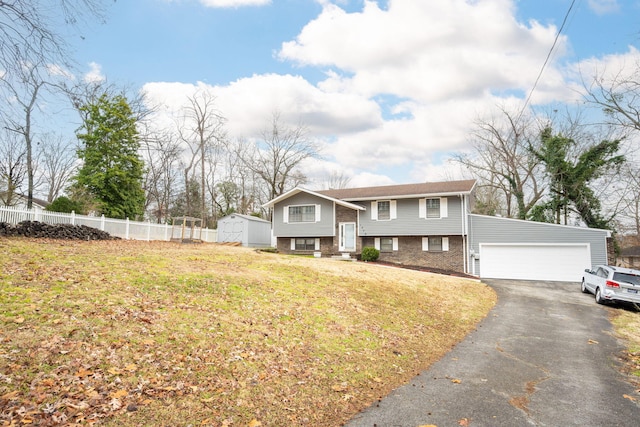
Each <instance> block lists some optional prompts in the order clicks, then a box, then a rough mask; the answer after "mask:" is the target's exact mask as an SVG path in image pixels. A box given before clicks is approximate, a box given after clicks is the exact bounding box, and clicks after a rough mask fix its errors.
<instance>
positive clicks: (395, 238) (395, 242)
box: [392, 237, 398, 251]
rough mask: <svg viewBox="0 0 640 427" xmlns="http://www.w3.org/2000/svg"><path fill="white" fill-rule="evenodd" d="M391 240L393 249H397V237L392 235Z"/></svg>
mask: <svg viewBox="0 0 640 427" xmlns="http://www.w3.org/2000/svg"><path fill="white" fill-rule="evenodd" d="M392 242H393V250H394V251H397V250H398V238H397V237H394V238H393V240H392Z"/></svg>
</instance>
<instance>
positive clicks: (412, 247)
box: [362, 236, 464, 272]
mask: <svg viewBox="0 0 640 427" xmlns="http://www.w3.org/2000/svg"><path fill="white" fill-rule="evenodd" d="M445 237H449V250H448V251H437V252H435V251H423V250H422V237H421V236H401V237H398V250H397V251H393V252H380V258H378V259H379V260H380V261H386V262H393V263H397V264H404V265H414V266H421V267H431V268H437V269H442V270H448V271H457V272H464V245H463V241H462V236H445ZM362 240H363V242H362V243H363V246H371V247H373V246H374V238H373V237H365V238H363V239H362Z"/></svg>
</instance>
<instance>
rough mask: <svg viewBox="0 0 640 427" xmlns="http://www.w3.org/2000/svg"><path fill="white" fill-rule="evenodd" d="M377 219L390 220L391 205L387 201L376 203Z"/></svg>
mask: <svg viewBox="0 0 640 427" xmlns="http://www.w3.org/2000/svg"><path fill="white" fill-rule="evenodd" d="M378 219H379V220H385V219H391V203H390V202H389V201H388V200H386V201H383V202H378Z"/></svg>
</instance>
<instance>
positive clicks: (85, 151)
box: [75, 93, 145, 219]
mask: <svg viewBox="0 0 640 427" xmlns="http://www.w3.org/2000/svg"><path fill="white" fill-rule="evenodd" d="M80 112H81V114H82V116H83V124H82V127H81V128H80V129H79V132H78V134H77V137H78V139H79V140H80V142H81V148H80V149H79V150H78V157H79V158H80V159H81V160H82V161H83V165H82V167H81V168H80V170H79V172H78V175H77V176H76V178H75V180H76V182H77V183H78V185H79V186H81V187H84V188H85V189H86V190H87V192H88V193H89V194H91V195H92V196H93V197H94V198H95V200H96V201H97V202H98V206H99V210H100V212H101V213H102V214H104V215H105V216H107V217H111V218H131V219H134V218H138V217H141V216H142V214H143V212H144V201H145V195H144V190H143V188H142V182H143V173H144V170H143V169H144V162H143V161H142V159H141V158H140V156H139V155H138V150H139V148H140V140H139V136H138V131H137V130H136V118H135V115H134V113H133V111H132V109H131V107H130V105H129V103H128V101H127V99H126V97H125V96H123V95H116V96H113V97H110V96H109V95H108V94H106V93H104V94H103V95H102V96H100V97H99V98H97V99H96V100H95V101H92V102H89V103H86V104H84V105H82V106H80Z"/></svg>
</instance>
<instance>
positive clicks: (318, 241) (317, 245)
mask: <svg viewBox="0 0 640 427" xmlns="http://www.w3.org/2000/svg"><path fill="white" fill-rule="evenodd" d="M315 243H316V246H315V250H316V251H319V250H320V239H319V238H317V239H316V242H315Z"/></svg>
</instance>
